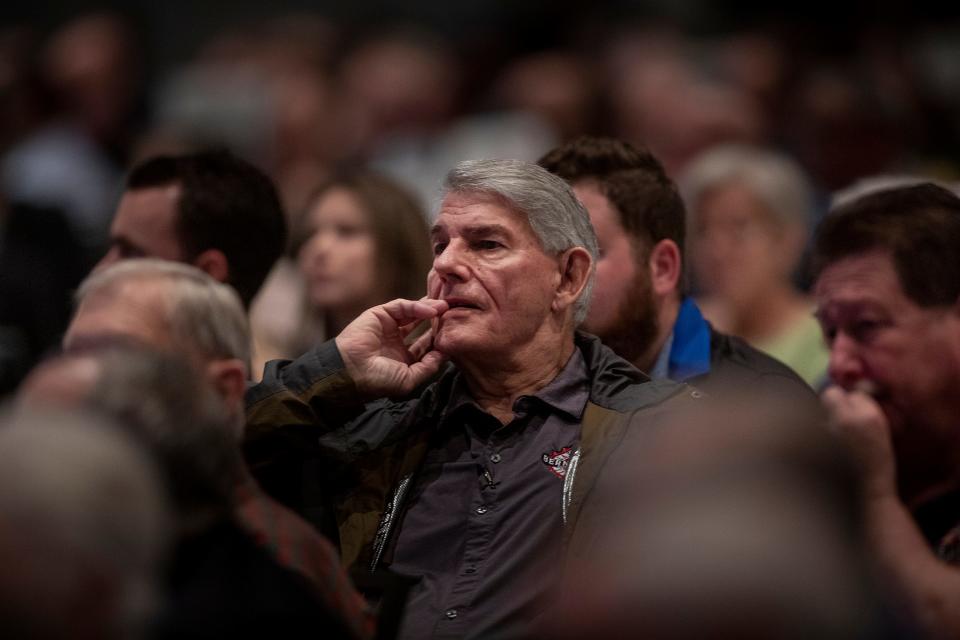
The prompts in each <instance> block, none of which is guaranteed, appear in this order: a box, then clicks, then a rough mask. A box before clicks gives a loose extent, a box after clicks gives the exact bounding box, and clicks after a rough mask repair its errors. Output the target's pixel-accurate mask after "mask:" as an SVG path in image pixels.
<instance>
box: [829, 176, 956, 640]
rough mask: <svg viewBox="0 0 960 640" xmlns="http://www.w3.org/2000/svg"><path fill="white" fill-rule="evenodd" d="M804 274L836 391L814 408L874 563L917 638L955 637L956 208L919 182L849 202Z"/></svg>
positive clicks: (952, 198) (950, 197)
mask: <svg viewBox="0 0 960 640" xmlns="http://www.w3.org/2000/svg"><path fill="white" fill-rule="evenodd" d="M813 262H814V271H815V276H816V284H815V286H814V295H815V297H816V300H817V317H818V319H819V320H820V324H821V326H822V328H823V333H824V336H825V337H826V340H827V343H828V345H829V347H830V368H829V373H830V378H831V379H832V381H833V383H834V385H835V386H833V387H830V388H828V389H827V390H826V391H825V392H824V395H823V400H824V404H825V405H826V406H827V409H828V411H829V412H830V414H831V418H832V424H833V427H834V428H835V430H836V431H837V432H838V433H839V434H840V435H841V436H842V437H843V439H844V440H845V441H846V442H847V443H848V444H849V445H850V447H851V449H852V451H853V453H854V454H855V456H856V458H857V461H858V462H859V463H860V473H861V480H862V482H863V486H864V498H865V504H864V513H865V515H866V524H867V527H868V532H869V537H870V540H871V542H872V545H873V553H874V556H875V558H876V559H877V561H878V563H879V565H880V568H881V570H882V572H883V573H882V575H883V576H884V577H885V578H886V579H887V580H888V582H889V583H890V584H891V585H892V587H893V588H894V590H895V591H896V593H897V594H898V595H901V596H902V597H903V599H904V602H905V604H906V605H907V607H908V609H909V610H910V612H911V613H912V614H913V616H914V618H915V620H916V621H917V622H918V623H919V625H920V626H921V627H922V629H923V630H924V631H926V632H929V633H930V637H937V638H939V637H950V638H956V637H958V635H960V607H958V606H957V604H958V603H960V570H958V567H957V566H956V565H957V564H958V563H960V562H958V561H960V429H957V420H958V418H957V416H958V415H960V198H958V197H957V196H956V195H954V194H953V193H951V192H950V191H948V190H946V189H943V188H941V187H938V186H936V185H933V184H930V183H924V184H920V185H915V186H908V187H899V188H893V189H887V190H883V191H879V192H875V193H871V194H868V195H864V196H862V197H860V198H857V199H855V200H853V201H850V202H847V203H845V204H843V205H841V206H839V207H838V208H835V209H834V210H833V211H831V212H830V214H829V215H828V216H827V217H826V218H825V219H824V221H823V223H822V224H821V225H820V228H819V229H818V230H817V234H816V237H815V240H814V251H813ZM951 565H953V566H951Z"/></svg>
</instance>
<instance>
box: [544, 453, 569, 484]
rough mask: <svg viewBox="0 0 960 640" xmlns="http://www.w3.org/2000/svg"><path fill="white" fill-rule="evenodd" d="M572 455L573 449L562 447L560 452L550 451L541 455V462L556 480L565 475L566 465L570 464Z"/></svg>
mask: <svg viewBox="0 0 960 640" xmlns="http://www.w3.org/2000/svg"><path fill="white" fill-rule="evenodd" d="M572 455H573V447H564V448H563V449H560V451H551V452H550V453H545V454H543V456H542V458H541V460H543V464H545V465H547V468H548V469H550V471H551V472H553V474H554V475H555V476H557V477H558V478H563V477H564V476H566V475H567V465H568V464H570V457H571V456H572Z"/></svg>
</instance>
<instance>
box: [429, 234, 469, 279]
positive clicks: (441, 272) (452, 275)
mask: <svg viewBox="0 0 960 640" xmlns="http://www.w3.org/2000/svg"><path fill="white" fill-rule="evenodd" d="M467 259H468V258H467V254H466V251H465V247H464V246H463V243H461V242H459V241H451V242H449V243H448V244H447V246H445V247H444V248H443V251H441V252H440V253H438V254H437V255H435V256H434V257H433V270H434V271H435V272H436V274H437V275H438V276H439V277H440V279H441V280H444V281H447V280H451V279H452V280H458V281H464V280H466V279H467V277H468V275H469V269H468V266H467Z"/></svg>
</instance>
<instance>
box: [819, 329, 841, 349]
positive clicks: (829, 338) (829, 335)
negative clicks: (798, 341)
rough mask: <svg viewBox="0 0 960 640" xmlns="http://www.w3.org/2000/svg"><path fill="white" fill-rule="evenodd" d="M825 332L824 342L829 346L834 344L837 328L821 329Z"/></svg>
mask: <svg viewBox="0 0 960 640" xmlns="http://www.w3.org/2000/svg"><path fill="white" fill-rule="evenodd" d="M821 330H822V332H823V340H824V342H826V343H827V346H828V347H829V346H830V345H832V344H833V340H834V338H836V337H837V329H836V328H835V327H821Z"/></svg>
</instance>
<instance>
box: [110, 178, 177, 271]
mask: <svg viewBox="0 0 960 640" xmlns="http://www.w3.org/2000/svg"><path fill="white" fill-rule="evenodd" d="M180 191H181V189H180V186H179V185H176V184H174V185H169V186H162V187H147V188H144V189H132V190H128V191H126V192H124V194H123V197H122V198H121V199H120V204H119V205H118V206H117V213H116V215H115V216H114V218H113V224H112V225H110V249H109V250H108V251H107V254H106V255H105V256H103V258H102V259H101V260H100V263H99V264H98V265H97V268H98V269H99V268H103V267H106V266H108V265H111V264H113V263H115V262H117V261H119V260H123V259H125V258H161V259H163V260H172V261H176V262H183V261H184V260H185V259H186V256H185V255H184V252H183V249H182V247H181V246H180V240H179V239H178V238H177V231H176V222H177V206H178V202H179V200H180Z"/></svg>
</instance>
